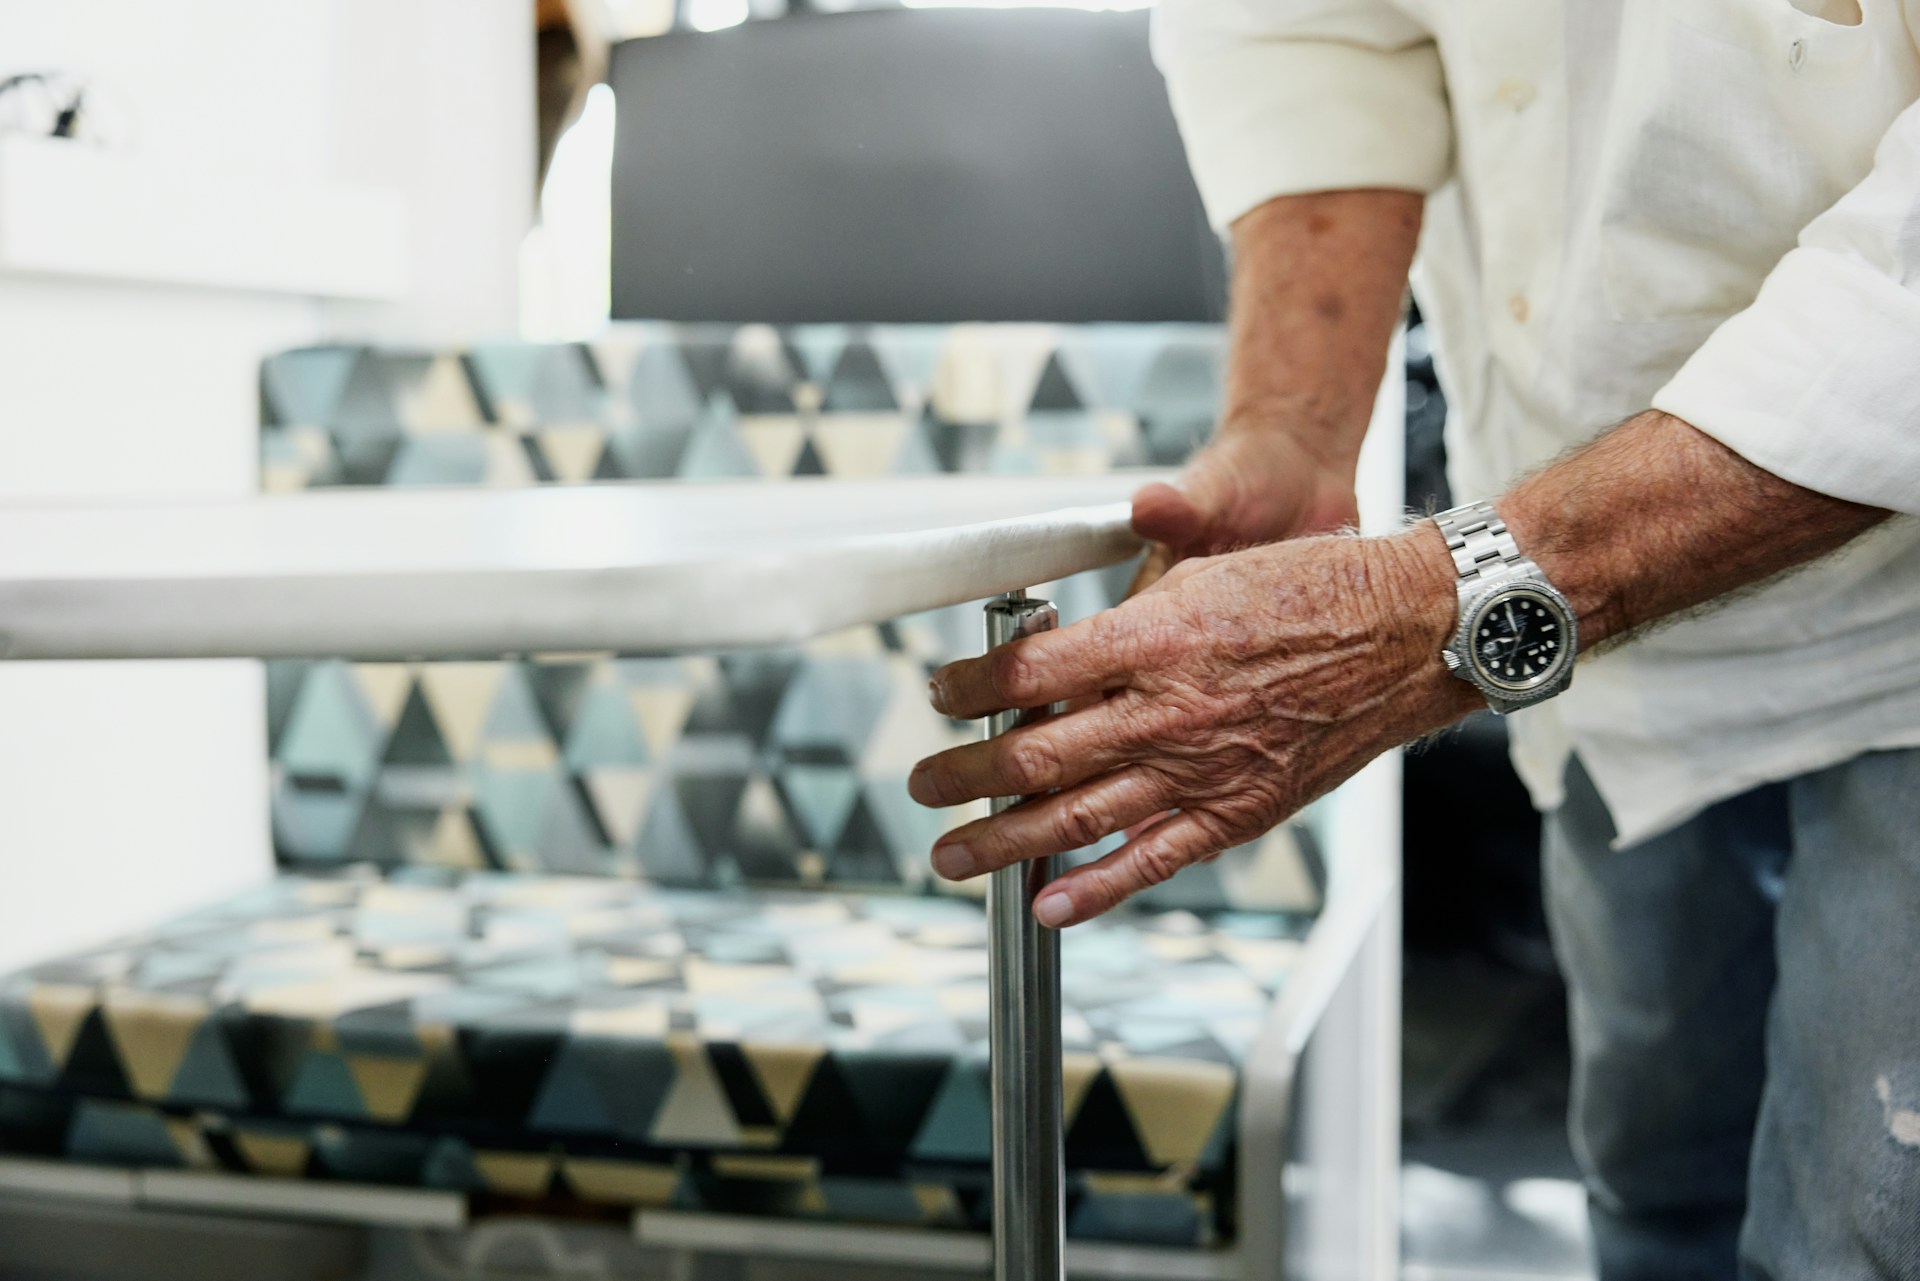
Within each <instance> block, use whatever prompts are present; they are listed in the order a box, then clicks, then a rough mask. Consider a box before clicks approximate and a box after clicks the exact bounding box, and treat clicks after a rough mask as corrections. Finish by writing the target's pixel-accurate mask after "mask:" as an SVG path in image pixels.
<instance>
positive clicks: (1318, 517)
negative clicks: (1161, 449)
mask: <svg viewBox="0 0 1920 1281" xmlns="http://www.w3.org/2000/svg"><path fill="white" fill-rule="evenodd" d="M1358 514H1359V509H1358V507H1357V506H1356V505H1355V501H1354V494H1353V467H1352V464H1351V463H1350V462H1345V461H1341V460H1328V459H1322V458H1319V457H1317V456H1315V455H1314V454H1313V453H1311V452H1310V451H1309V450H1308V449H1307V448H1306V446H1304V445H1303V444H1301V442H1300V440H1299V439H1298V438H1297V437H1295V436H1294V435H1293V434H1291V433H1289V432H1286V431H1282V430H1279V429H1276V428H1274V427H1272V426H1263V425H1258V424H1252V423H1243V424H1238V425H1236V424H1233V423H1223V424H1222V425H1221V427H1220V431H1219V434H1218V435H1217V436H1216V437H1215V438H1214V440H1213V442H1212V443H1211V444H1209V445H1207V446H1206V447H1205V448H1204V449H1202V450H1200V452H1198V453H1197V454H1195V455H1194V456H1193V459H1192V460H1191V461H1190V462H1189V463H1188V464H1187V466H1186V469H1185V470H1184V471H1183V472H1182V473H1181V475H1180V479H1179V481H1178V482H1177V483H1176V484H1173V485H1165V484H1159V483H1155V484H1152V485H1147V486H1144V487H1142V488H1141V490H1140V492H1139V493H1137V494H1135V495H1134V498H1133V528H1134V532H1135V533H1137V534H1139V535H1140V536H1141V537H1142V538H1144V539H1147V540H1148V541H1149V542H1150V543H1152V544H1153V545H1154V546H1153V548H1152V550H1151V551H1149V552H1148V554H1147V559H1146V561H1145V562H1144V563H1143V564H1142V565H1141V568H1140V572H1139V574H1138V575H1136V576H1135V578H1134V581H1133V586H1132V587H1131V588H1130V589H1129V593H1130V594H1136V593H1138V592H1140V591H1143V590H1144V589H1145V588H1147V587H1148V586H1149V585H1151V584H1152V583H1153V582H1155V581H1156V580H1157V579H1159V577H1160V576H1161V575H1162V574H1164V573H1166V572H1167V570H1168V569H1170V568H1172V566H1173V565H1174V564H1175V563H1176V562H1179V561H1182V560H1185V559H1187V558H1188V557H1191V556H1211V555H1216V554H1218V553H1220V552H1229V551H1234V550H1237V549H1239V548H1243V547H1252V546H1255V545H1256V544H1259V543H1271V542H1275V541H1277V540H1279V539H1282V538H1294V537H1298V536H1300V535H1302V534H1326V533H1331V532H1333V531H1334V530H1337V529H1344V528H1346V527H1348V526H1350V525H1352V524H1353V523H1354V522H1355V520H1356V519H1357V518H1358Z"/></svg>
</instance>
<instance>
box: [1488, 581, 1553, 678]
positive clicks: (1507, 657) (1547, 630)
mask: <svg viewBox="0 0 1920 1281" xmlns="http://www.w3.org/2000/svg"><path fill="white" fill-rule="evenodd" d="M1472 633H1473V634H1472V641H1471V644H1472V646H1473V665H1474V667H1475V669H1476V670H1477V671H1478V672H1479V673H1480V675H1481V676H1482V677H1484V678H1485V679H1486V680H1487V681H1489V682H1491V683H1492V684H1494V685H1497V686H1499V687H1500V688H1502V689H1510V690H1513V691H1514V692H1515V693H1524V692H1525V691H1527V690H1530V689H1538V688H1539V687H1540V686H1542V685H1544V684H1546V683H1547V682H1548V681H1550V680H1552V679H1553V678H1554V677H1556V676H1558V675H1559V674H1560V671H1561V669H1562V668H1564V667H1565V666H1566V665H1567V653H1568V649H1569V648H1570V641H1571V638H1570V637H1569V636H1568V634H1567V633H1568V619H1567V616H1566V613H1565V611H1564V610H1563V609H1562V608H1561V607H1560V604H1559V602H1557V601H1555V600H1554V599H1553V598H1552V597H1550V596H1547V595H1545V594H1543V593H1541V592H1538V591H1534V590H1532V589H1530V588H1527V587H1515V588H1512V589H1511V590H1509V591H1504V592H1501V593H1499V594H1498V595H1495V596H1491V597H1489V598H1488V599H1487V600H1486V602H1485V603H1484V604H1482V605H1481V606H1480V608H1479V609H1478V610H1476V611H1474V616H1473V623H1472Z"/></svg>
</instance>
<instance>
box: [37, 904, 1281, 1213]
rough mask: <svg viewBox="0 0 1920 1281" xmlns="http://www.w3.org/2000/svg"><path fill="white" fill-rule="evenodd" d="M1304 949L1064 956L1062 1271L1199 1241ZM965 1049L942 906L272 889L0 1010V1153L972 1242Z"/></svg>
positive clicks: (1120, 933) (1255, 921) (1182, 935)
mask: <svg viewBox="0 0 1920 1281" xmlns="http://www.w3.org/2000/svg"><path fill="white" fill-rule="evenodd" d="M1304 927H1305V922H1304V920H1303V919H1302V918H1296V917H1290V916H1286V915H1283V914H1278V913H1266V914H1260V913H1230V914H1224V915H1222V916H1219V917H1218V918H1216V919H1215V920H1213V921H1211V922H1207V921H1204V920H1203V919H1202V918H1199V917H1197V916H1195V915H1193V914H1191V913H1187V912H1168V913H1151V912H1132V913H1122V914H1114V915H1112V916H1108V917H1103V918H1101V919H1099V920H1097V921H1094V922H1091V923H1089V924H1088V925H1085V926H1082V927H1080V928H1078V929H1076V930H1074V931H1072V932H1071V933H1069V934H1068V935H1067V936H1065V938H1064V940H1063V943H1064V948H1065V956H1064V965H1065V972H1066V974H1067V975H1068V982H1067V984H1066V989H1065V998H1066V1010H1065V1018H1064V1021H1063V1028H1064V1038H1065V1045H1066V1051H1067V1054H1068V1058H1069V1061H1070V1062H1071V1063H1072V1064H1073V1065H1074V1069H1075V1070H1074V1073H1073V1082H1072V1088H1071V1089H1070V1090H1069V1091H1068V1096H1067V1100H1066V1103H1067V1123H1068V1150H1069V1157H1070V1160H1071V1162H1072V1169H1071V1171H1070V1173H1069V1183H1068V1189H1069V1190H1068V1207H1069V1208H1068V1213H1069V1220H1070V1222H1073V1223H1075V1224H1076V1225H1078V1228H1077V1230H1079V1231H1081V1232H1082V1234H1083V1235H1088V1236H1091V1237H1094V1238H1100V1237H1108V1238H1113V1239H1153V1240H1157V1241H1159V1243H1161V1244H1166V1245H1181V1246H1193V1245H1202V1244H1208V1243H1210V1242H1212V1241H1214V1240H1216V1239H1218V1238H1219V1237H1220V1235H1221V1234H1222V1232H1223V1231H1224V1230H1225V1227H1224V1220H1223V1219H1222V1217H1221V1212H1222V1211H1223V1210H1224V1209H1225V1207H1226V1205H1227V1200H1228V1193H1229V1186H1230V1175H1231V1170H1232V1167H1233V1160H1234V1152H1233V1148H1232V1133H1233V1120H1232V1118H1233V1110H1234V1096H1235V1093H1236V1090H1237V1084H1238V1080H1239V1066H1238V1065H1239V1064H1240V1063H1241V1062H1243V1061H1244V1059H1245V1056H1246V1055H1247V1053H1248V1051H1249V1050H1250V1049H1251V1047H1252V1045H1253V1043H1254V1040H1255V1038H1256V1037H1257V1036H1258V1033H1259V1030H1260V1027H1261V1024H1262V1021H1263V1016H1264V1014H1265V1011H1266V1010H1267V1009H1268V1008H1269V1006H1270V1004H1271V1002H1272V1000H1273V997H1274V995H1275V993H1276V992H1277V991H1278V990H1279V989H1280V987H1281V986H1283V985H1284V983H1285V982H1286V979H1287V974H1288V971H1289V968H1290V966H1291V963H1292V960H1293V958H1294V957H1295V955H1296V953H1297V951H1298V948H1299V945H1300V944H1299V938H1300V933H1301V931H1302V930H1303V929H1304ZM986 1022H987V1020H986V919H985V916H984V914H983V913H982V912H981V910H980V908H979V907H978V905H976V904H974V903H970V902H966V901H963V900H960V899H957V898H950V897H940V896H931V895H920V896H915V895H901V894H898V893H890V894H879V895H856V894H848V893H843V892H837V891H797V890H749V889H736V890H726V891H704V892H699V893H687V892H685V891H678V890H668V889H663V888H660V887H658V886H654V885H650V884H647V883H645V882H639V881H629V880H619V879H615V878H611V877H602V876H594V877H557V876H545V875H526V874H518V873H505V872H489V871H481V872H464V873H463V872H456V871H452V870H447V869H435V868H425V867H403V868H395V869H392V870H391V871H389V872H388V873H387V874H385V875H384V876H376V875H373V874H370V873H369V872H367V871H365V870H360V871H348V872H343V873H338V874H333V875H327V876H318V875H296V874H286V875H282V876H281V877H279V878H278V879H276V880H275V881H273V882H272V883H271V884H269V885H267V886H265V887H263V888H261V889H258V890H255V891H252V892H249V893H247V894H245V895H243V896H241V897H239V898H236V899H234V900H231V901H229V902H226V903H222V904H219V905H216V906H214V907H210V908H206V909H203V910H201V911H198V912H193V913H189V914H187V915H184V916H181V917H177V918H175V919H174V920H172V921H171V922H169V923H167V924H165V925H163V926H161V927H160V928H158V929H156V930H154V931H152V932H150V933H148V934H146V935H143V936H140V937H136V938H131V939H128V940H125V941H123V942H119V943H115V944H112V945H109V946H105V947H100V948H96V949H93V950H90V951H85V952H80V953H77V954H74V955H71V956H68V957H65V958H62V959H59V960H56V961H51V962H48V963H46V964H43V965H40V966H37V967H34V968H33V969H30V970H26V971H23V972H21V973H18V974H14V975H11V976H8V977H5V978H0V1030H4V1036H5V1038H6V1039H5V1045H6V1047H7V1048H6V1052H5V1053H0V1144H4V1146H6V1147H8V1148H10V1149H12V1150H18V1151H37V1152H41V1153H44V1154H53V1153H65V1154H67V1155H68V1156H70V1157H72V1158H74V1159H85V1160H90V1161H98V1162H107V1163H117V1164H134V1165H143V1166H156V1165H157V1166H175V1167H182V1168H205V1169H219V1170H227V1171H230V1172H234V1173H247V1174H253V1175H257V1176H260V1177H305V1178H321V1179H329V1178H331V1179H342V1180H350V1181H354V1182H363V1183H364V1182H372V1183H383V1184H408V1183H411V1184H418V1185H421V1186H426V1187H440V1188H452V1189H455V1190H461V1191H472V1192H492V1193H495V1194H500V1195H512V1196H515V1197H520V1198H536V1199H540V1198H544V1199H546V1200H548V1201H551V1202H556V1203H564V1202H569V1201H580V1202H583V1203H585V1204H589V1205H599V1206H606V1205H616V1206H633V1205H669V1204H670V1205H676V1206H680V1207H682V1208H698V1209H709V1210H716V1211H725V1212H734V1213H757V1214H766V1213H783V1214H795V1215H815V1216H824V1217H827V1218H839V1219H854V1220H871V1221H876V1222H914V1223H925V1224H934V1225H941V1226H949V1227H954V1226H958V1227H974V1228H978V1227H981V1226H983V1225H984V1221H985V1220H984V1216H985V1214H986V1205H987V1201H988V1198H987V1196H986V1190H987V1181H988V1176H989V1171H988V1143H987V1134H988V1108H989V1104H988V1098H987V1076H986V1067H985V1063H986V1059H985V1055H986V1035H987V1028H986ZM1143 1225H1158V1226H1143ZM1143 1233H1144V1234H1145V1236H1144V1238H1143Z"/></svg>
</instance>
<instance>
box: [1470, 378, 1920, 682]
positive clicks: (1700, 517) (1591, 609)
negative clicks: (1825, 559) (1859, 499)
mask: <svg viewBox="0 0 1920 1281" xmlns="http://www.w3.org/2000/svg"><path fill="white" fill-rule="evenodd" d="M1499 508H1500V514H1501V516H1502V517H1503V518H1505V520H1506V521H1507V524H1508V527H1509V528H1510V529H1512V530H1513V534H1514V538H1515V540H1516V541H1518V542H1519V544H1520V546H1521V547H1523V548H1525V549H1526V550H1527V554H1528V555H1530V556H1532V557H1533V558H1534V560H1536V561H1537V562H1539V564H1540V567H1541V568H1542V569H1543V570H1544V571H1545V572H1546V575H1547V577H1548V579H1550V580H1551V581H1552V582H1553V584H1554V585H1555V586H1556V587H1558V588H1559V589H1560V590H1561V592H1562V593H1564V594H1565V595H1566V597H1567V599H1568V600H1569V601H1571V602H1572V604H1573V606H1574V608H1575V609H1576V610H1577V611H1578V612H1579V615H1580V641H1581V644H1582V646H1585V647H1589V648H1591V647H1592V646H1595V645H1597V644H1600V643H1601V642H1604V641H1608V640H1612V639H1616V638H1618V637H1620V636H1623V635H1624V634H1626V633H1627V632H1630V631H1632V630H1633V629H1634V628H1637V627H1641V626H1644V625H1645V624H1648V623H1653V622H1657V621H1659V620H1660V619H1663V618H1666V617H1668V616H1670V615H1673V614H1677V613H1680V612H1682V611H1684V610H1688V609H1692V608H1694V607H1695V606H1698V605H1702V604H1705V603H1706V602H1708V601H1711V600H1713V599H1714V598H1715V597H1718V596H1722V595H1725V594H1726V593H1728V592H1732V591H1735V590H1738V589H1739V588H1742V587H1747V586H1750V585H1751V584H1754V583H1757V582H1760V581H1761V580H1763V579H1766V578H1770V577H1772V576H1773V575H1775V574H1778V573H1780V572H1782V571H1783V570H1788V569H1792V568H1794V567H1795V566H1797V565H1801V564H1804V563H1806V562H1807V561H1810V560H1815V559H1817V558H1819V557H1821V556H1824V555H1826V554H1827V553H1829V552H1832V551H1835V550H1837V549H1838V548H1840V547H1841V546H1843V545H1844V544H1846V543H1848V542H1850V541H1851V540H1853V539H1854V538H1856V537H1858V536H1859V535H1861V534H1863V533H1865V532H1866V531H1867V530H1869V529H1871V528H1873V526H1875V525H1877V524H1879V523H1880V522H1881V521H1883V520H1885V519H1887V516H1888V515H1889V513H1887V512H1886V511H1883V510H1881V509H1880V508H1877V507H1862V506H1860V505H1859V504H1857V503H1850V502H1844V501H1842V500H1841V499H1838V498H1831V497H1828V496H1827V495H1825V494H1820V493H1816V492H1814V491H1813V490H1810V489H1802V488H1801V487H1800V486H1798V485H1794V484H1790V483H1789V482H1787V481H1784V480H1781V479H1780V478H1779V477H1778V476H1775V475H1774V474H1773V473H1772V472H1769V471H1765V470H1763V469H1762V468H1759V467H1756V466H1755V465H1754V464H1752V463H1750V462H1748V461H1747V460H1746V459H1744V458H1742V457H1741V456H1740V455H1739V454H1736V453H1734V452H1733V451H1732V450H1730V449H1728V448H1727V447H1726V446H1725V445H1722V444H1720V443H1719V442H1718V441H1716V440H1714V439H1713V438H1712V437H1710V436H1708V435H1706V434H1704V433H1702V432H1698V431H1695V430H1694V429H1693V428H1692V427H1690V426H1688V425H1687V424H1686V423H1684V422H1682V421H1681V420H1680V419H1678V418H1674V417H1672V416H1670V415H1667V414H1662V413H1658V412H1654V411H1650V412H1648V413H1644V414H1641V415H1639V416H1638V417H1636V418H1633V419H1630V420H1629V421H1627V422H1626V423H1624V424H1622V425H1621V426H1620V427H1618V428H1616V429H1614V430H1613V431H1611V432H1608V433H1607V434H1606V435H1605V436H1602V437H1601V438H1600V439H1599V440H1597V441H1595V442H1594V443H1593V444H1592V445H1590V446H1588V447H1587V448H1585V449H1583V450H1581V451H1579V452H1578V453H1576V454H1574V455H1572V456H1570V457H1568V458H1566V459H1564V460H1562V461H1561V462H1559V463H1556V464H1554V465H1553V466H1551V467H1548V468H1546V469H1545V470H1543V471H1541V472H1539V473H1538V474H1536V475H1534V476H1532V477H1530V478H1529V479H1527V480H1525V481H1522V482H1521V483H1520V484H1519V485H1517V486H1515V487H1514V489H1513V490H1512V491H1511V492H1510V493H1509V494H1508V495H1507V497H1506V498H1505V499H1504V500H1502V501H1501V502H1500V503H1499Z"/></svg>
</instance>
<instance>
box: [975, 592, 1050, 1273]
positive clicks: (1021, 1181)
mask: <svg viewBox="0 0 1920 1281" xmlns="http://www.w3.org/2000/svg"><path fill="white" fill-rule="evenodd" d="M1056 621H1057V615H1056V614H1055V612H1054V608H1053V606H1052V605H1051V604H1049V603H1048V602H1046V601H1041V600H1030V599H1028V598H1027V595H1026V593H1025V592H1019V591H1016V592H1010V593H1008V594H1007V595H1005V596H1002V597H998V598H996V599H994V600H991V601H989V602H987V645H988V647H989V648H991V647H993V646H995V645H1001V644H1004V643H1006V642H1007V641H1010V640H1013V639H1014V638H1016V637H1019V636H1026V635H1030V634H1032V633H1034V632H1043V631H1048V630H1050V629H1051V628H1052V627H1053V626H1054V624H1055V622H1056ZM1040 715H1044V712H1001V713H999V714H997V715H995V716H994V717H993V718H992V719H991V720H989V721H988V722H987V735H988V736H989V737H993V736H995V735H999V734H1004V733H1006V732H1007V731H1008V730H1011V729H1013V728H1015V727H1016V726H1019V725H1023V724H1026V723H1028V722H1029V721H1032V720H1034V719H1037V718H1038V716H1040ZM1020 799H1021V798H1019V797H1005V798H1001V799H997V800H995V801H994V802H993V812H994V813H996V814H998V813H999V812H1001V811H1002V810H1005V809H1009V808H1011V807H1012V806H1014V805H1017V804H1019V802H1020ZM1054 862H1055V860H1054V859H1052V858H1044V859H1035V860H1034V861H1032V862H1030V863H1023V864H1019V865H1016V866H1014V867H1009V868H1004V869H1002V870H1000V871H998V872H995V873H993V874H992V876H991V878H990V883H989V885H988V888H987V929H988V954H987V987H988V997H989V1003H990V1011H989V1016H988V1037H989V1040H988V1044H989V1048H990V1053H991V1058H992V1075H993V1273H994V1277H995V1278H996V1281H1060V1278H1061V1277H1062V1276H1063V1274H1064V1273H1063V1264H1062V1249H1063V1246H1064V1243H1065V1237H1066V1224H1065V1205H1064V1200H1063V1185H1064V1183H1065V1165H1066V1135H1065V1131H1064V1128H1063V1119H1062V1115H1061V1111H1062V1109H1061V1089H1060V936H1059V934H1058V933H1057V932H1056V931H1054V930H1049V929H1044V928H1042V927H1041V926H1040V925H1038V924H1036V923H1035V921H1034V919H1033V899H1034V895H1035V893H1036V892H1037V891H1038V890H1040V889H1041V888H1042V887H1043V886H1045V885H1046V883H1047V882H1048V881H1049V880H1051V879H1052V878H1053V874H1054Z"/></svg>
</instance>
